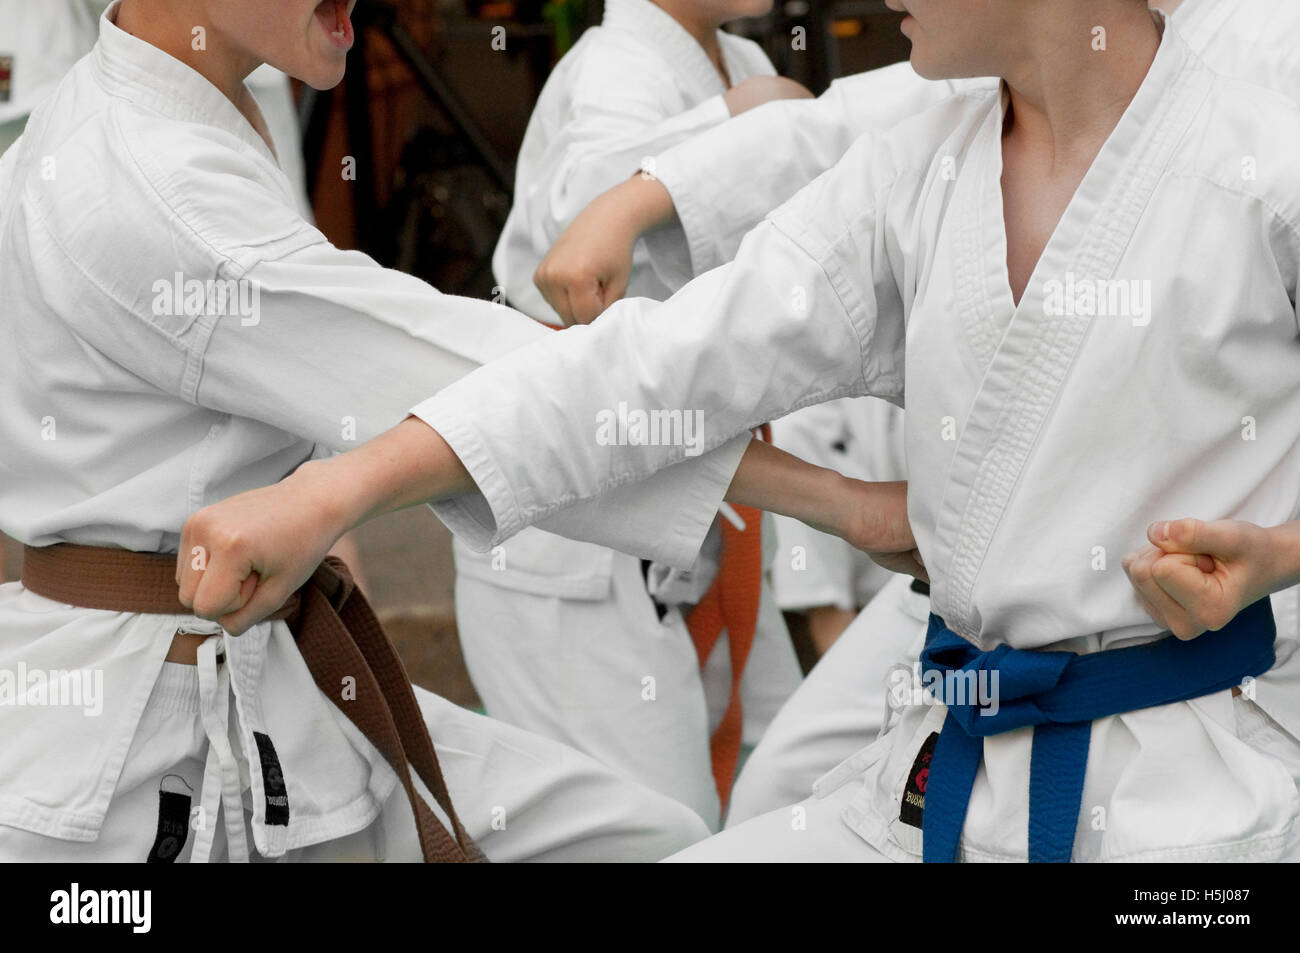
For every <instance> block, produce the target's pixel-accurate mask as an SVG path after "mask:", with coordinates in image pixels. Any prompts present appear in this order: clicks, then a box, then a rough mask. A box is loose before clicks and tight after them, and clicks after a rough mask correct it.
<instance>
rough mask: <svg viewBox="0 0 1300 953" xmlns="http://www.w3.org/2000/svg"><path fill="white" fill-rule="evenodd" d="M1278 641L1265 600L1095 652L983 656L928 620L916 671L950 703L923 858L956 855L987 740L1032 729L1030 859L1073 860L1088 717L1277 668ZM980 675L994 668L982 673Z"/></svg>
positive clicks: (1218, 687)
mask: <svg viewBox="0 0 1300 953" xmlns="http://www.w3.org/2000/svg"><path fill="white" fill-rule="evenodd" d="M1275 636H1276V627H1275V626H1274V624H1273V610H1272V607H1271V605H1270V604H1269V600H1268V599H1267V598H1264V599H1261V600H1259V601H1258V602H1256V603H1254V604H1253V605H1250V606H1247V607H1246V608H1245V609H1242V610H1241V612H1239V613H1238V614H1237V616H1236V618H1234V619H1233V620H1232V621H1231V622H1229V623H1228V624H1227V625H1226V626H1224V627H1223V628H1222V629H1220V630H1219V631H1217V632H1207V633H1205V634H1204V635H1202V636H1200V637H1199V638H1195V639H1192V640H1191V641H1188V642H1183V641H1180V640H1178V639H1175V638H1174V637H1173V636H1170V637H1168V638H1165V639H1161V640H1160V641H1158V642H1151V643H1148V644H1146V645H1136V646H1133V647H1131V648H1125V649H1113V650H1110V651H1103V652H1094V653H1092V654H1090V655H1076V654H1075V653H1073V652H1029V651H1023V650H1020V649H1013V648H1011V647H1010V646H1007V645H999V646H998V647H997V648H995V649H993V650H992V651H991V652H981V651H980V650H979V649H977V648H975V646H973V645H971V644H970V643H969V642H967V641H966V640H965V639H963V638H962V637H961V636H959V635H957V634H956V633H954V632H952V631H951V630H950V629H948V627H947V626H946V625H944V622H943V620H942V619H940V618H939V617H938V616H936V615H931V616H930V629H929V631H928V632H927V633H926V637H925V649H924V650H923V651H922V652H921V673H922V679H923V681H924V683H925V685H926V686H927V688H929V689H930V691H931V693H932V694H934V695H935V696H936V697H938V698H939V699H940V700H941V701H943V702H944V703H945V704H946V705H947V706H948V718H947V720H946V721H945V722H944V725H943V730H942V731H941V732H940V734H939V740H938V742H937V743H936V744H935V748H934V756H933V759H932V761H931V763H930V772H929V778H928V780H927V783H926V790H925V813H924V815H923V816H922V819H921V824H922V826H921V830H922V834H923V840H922V845H923V846H922V858H923V859H924V860H925V861H927V862H931V861H938V862H953V861H955V860H956V859H957V844H958V841H959V839H960V837H961V830H962V826H963V825H964V824H965V822H966V808H967V806H968V804H969V803H970V795H971V788H972V787H973V786H974V784H975V775H976V772H977V771H978V770H979V765H980V759H981V757H982V756H983V753H984V737H985V736H987V735H997V734H1001V733H1002V732H1004V731H1012V730H1014V729H1016V728H1023V727H1025V726H1027V725H1033V726H1034V740H1033V748H1032V754H1031V760H1030V767H1029V859H1030V861H1036V862H1042V861H1048V862H1058V863H1067V862H1069V860H1070V854H1071V851H1072V850H1073V848H1074V832H1075V828H1076V826H1077V825H1078V820H1079V807H1080V804H1081V803H1082V801H1083V776H1084V771H1085V769H1086V767H1087V764H1088V742H1089V739H1090V737H1091V734H1092V722H1093V721H1094V720H1096V719H1098V718H1105V717H1107V716H1108V715H1117V714H1120V713H1122V712H1128V711H1137V710H1138V709H1140V708H1152V707H1154V706H1156V705H1167V704H1169V703H1170V702H1176V701H1185V700H1187V699H1189V698H1197V697H1199V696H1201V695H1209V694H1212V693H1214V692H1219V691H1223V690H1225V689H1228V688H1231V687H1232V686H1234V685H1236V684H1238V683H1239V682H1240V681H1241V680H1242V679H1243V678H1245V677H1247V676H1251V675H1262V674H1263V673H1264V672H1267V671H1268V670H1269V669H1270V668H1272V667H1273V662H1274V656H1273V640H1274V638H1275ZM981 673H988V674H987V675H984V676H983V677H982V678H981ZM993 673H997V675H996V677H997V681H996V682H993V680H992V675H993ZM990 683H992V684H994V685H995V687H996V692H997V697H996V701H997V707H996V709H995V710H996V713H989V712H990V709H989V708H988V702H990V701H991V700H992V699H989V698H987V697H985V698H980V697H978V695H979V694H980V693H979V692H976V691H972V690H971V687H972V686H975V685H980V686H988V685H989V684H990ZM944 696H949V697H944Z"/></svg>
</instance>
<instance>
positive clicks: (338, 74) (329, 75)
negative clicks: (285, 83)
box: [293, 63, 347, 92]
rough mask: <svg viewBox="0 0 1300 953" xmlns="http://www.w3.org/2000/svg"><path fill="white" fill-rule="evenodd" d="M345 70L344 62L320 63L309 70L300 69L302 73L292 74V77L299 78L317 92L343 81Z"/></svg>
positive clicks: (331, 87)
mask: <svg viewBox="0 0 1300 953" xmlns="http://www.w3.org/2000/svg"><path fill="white" fill-rule="evenodd" d="M346 71H347V66H346V64H345V63H337V64H335V63H330V64H328V65H326V64H320V65H316V66H314V67H313V68H312V69H310V70H304V71H302V75H299V74H297V73H295V74H293V78H294V79H297V80H301V81H302V82H304V83H306V84H307V85H308V86H310V87H311V88H312V89H314V90H317V91H318V92H324V91H325V90H327V89H333V88H334V87H335V86H337V85H338V84H339V83H341V82H343V74H344V73H345V72H346Z"/></svg>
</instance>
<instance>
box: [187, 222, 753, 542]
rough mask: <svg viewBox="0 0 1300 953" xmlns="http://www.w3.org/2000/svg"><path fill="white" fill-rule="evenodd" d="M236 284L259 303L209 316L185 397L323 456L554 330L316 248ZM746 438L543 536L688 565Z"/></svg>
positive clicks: (572, 513) (558, 520)
mask: <svg viewBox="0 0 1300 953" xmlns="http://www.w3.org/2000/svg"><path fill="white" fill-rule="evenodd" d="M247 278H248V280H249V281H251V282H253V283H254V285H255V287H256V288H257V289H258V294H259V295H260V314H259V319H258V321H257V323H256V324H252V325H247V326H246V325H245V323H244V321H243V320H241V318H240V317H238V316H232V317H229V318H222V319H220V320H219V321H218V322H217V324H216V326H215V327H214V329H213V332H212V334H211V336H210V339H209V342H208V345H207V348H206V352H205V355H204V361H203V376H202V380H201V382H200V384H199V388H198V394H197V399H198V402H199V403H201V404H202V405H203V406H207V407H212V408H214V409H217V410H222V411H226V412H228V413H234V414H239V415H241V416H245V417H253V418H256V419H259V420H263V421H265V422H267V423H269V424H271V425H273V426H275V427H277V428H279V429H282V430H285V431H288V432H290V433H296V434H300V435H302V436H306V437H308V438H310V439H312V440H315V441H317V442H318V443H321V444H324V445H326V446H329V447H331V448H334V449H336V450H346V449H349V448H351V447H354V446H356V445H357V444H358V443H360V442H361V441H364V440H367V439H370V438H371V437H373V436H376V435H378V434H379V433H380V432H382V431H383V430H386V429H387V428H389V427H391V426H393V425H394V424H396V423H398V422H399V421H400V420H401V419H402V418H403V417H405V416H406V412H407V410H408V408H409V407H410V406H411V405H412V404H413V403H415V402H417V401H419V400H421V399H422V398H425V397H427V396H428V395H429V394H431V393H436V392H437V391H439V390H441V389H442V388H444V387H446V386H447V385H448V384H450V383H452V382H453V381H455V380H457V379H459V378H461V377H463V376H464V375H465V374H467V373H469V372H470V371H471V370H473V369H474V368H476V367H478V366H479V365H481V364H484V363H486V362H488V361H491V360H493V359H495V358H498V357H500V356H501V355H504V354H506V353H508V352H509V351H511V350H514V349H516V348H518V347H519V346H521V345H523V344H527V343H529V342H534V341H540V340H545V339H546V338H548V337H550V336H552V335H553V334H554V332H552V331H548V330H546V329H545V328H543V327H541V326H540V325H538V324H537V323H536V322H534V321H533V320H531V319H530V318H527V317H525V316H523V315H521V314H519V313H518V312H515V311H512V310H510V309H508V308H505V307H502V306H500V305H495V304H492V303H489V302H486V301H478V300H474V299H469V298H460V297H455V296H452V295H444V294H440V293H439V292H437V291H436V290H434V289H433V288H432V287H430V286H429V285H427V284H425V283H424V282H422V281H420V280H418V279H416V278H412V277H410V276H409V275H405V274H402V273H401V272H396V271H391V270H388V269H385V268H381V267H379V266H378V265H376V264H375V263H374V262H373V261H371V260H370V259H369V258H367V257H366V256H364V255H361V254H359V253H357V252H345V251H340V250H338V249H336V248H334V247H333V246H331V245H328V244H320V245H315V246H312V247H310V248H306V249H303V250H301V251H298V252H295V253H293V254H290V255H288V256H286V257H284V258H282V259H279V260H276V261H270V262H263V263H261V264H259V265H257V266H256V267H254V268H253V269H251V270H250V271H249V272H248V275H247ZM507 386H510V385H507ZM747 443H748V438H745V439H742V440H739V441H733V442H732V444H731V445H729V446H727V447H725V448H722V449H721V450H719V451H718V452H716V453H712V454H708V455H705V456H704V457H703V458H701V459H698V460H695V461H693V462H692V464H691V465H690V466H686V467H682V468H678V469H677V470H676V471H675V472H673V473H665V474H663V475H662V476H660V477H659V478H657V479H654V480H651V481H646V483H644V484H642V485H639V486H629V487H626V488H623V489H622V490H621V491H616V492H614V493H611V494H609V495H607V496H604V497H601V498H599V499H593V500H590V501H587V502H585V503H583V504H582V505H578V506H574V507H572V508H570V509H567V510H565V511H564V512H563V513H561V514H557V516H556V517H555V518H553V519H551V520H548V521H546V522H545V524H544V525H543V528H545V529H547V530H550V531H551V532H554V533H559V534H561V535H564V536H568V537H570V538H574V539H581V540H584V541H587V542H593V543H598V544H600V545H604V546H610V547H613V548H616V549H622V550H624V551H633V552H635V553H636V554H637V555H642V556H644V557H645V558H651V559H663V560H664V561H667V562H671V563H673V564H674V565H683V566H689V565H690V564H691V563H692V562H693V561H694V559H695V554H696V552H697V551H698V549H699V546H700V543H701V542H702V540H703V538H704V534H705V533H706V532H707V531H708V526H709V523H710V522H711V521H712V519H713V516H714V514H715V513H716V512H717V508H718V504H719V502H720V501H721V499H722V496H723V494H724V493H725V492H726V489H727V486H728V485H729V484H730V482H731V477H732V474H733V473H734V471H735V468H736V466H737V465H738V464H739V461H740V456H741V455H742V454H743V452H744V448H745V446H746V445H747ZM471 512H472V509H471ZM469 541H470V542H471V544H473V543H475V542H479V540H478V539H477V538H476V537H475V536H473V534H469ZM482 548H486V547H485V546H484V547H482Z"/></svg>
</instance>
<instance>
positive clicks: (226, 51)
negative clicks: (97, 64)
mask: <svg viewBox="0 0 1300 953" xmlns="http://www.w3.org/2000/svg"><path fill="white" fill-rule="evenodd" d="M205 20H206V17H205V16H204V14H203V11H202V9H201V8H200V5H199V4H197V3H191V2H189V0H122V5H121V6H120V7H119V8H118V10H117V20H116V22H117V26H118V28H119V29H122V30H125V31H126V32H127V33H130V34H131V35H132V36H134V37H136V38H137V39H141V40H144V41H145V42H146V43H148V44H149V45H151V46H156V47H157V48H158V49H160V50H162V51H163V52H164V53H166V54H167V55H168V56H171V57H173V58H175V59H178V60H180V61H181V62H182V63H184V64H185V65H186V66H188V67H190V68H191V69H192V70H194V71H195V72H196V73H198V74H199V75H201V76H202V77H203V78H204V79H206V80H207V81H208V82H209V83H211V84H212V85H213V86H215V87H217V89H219V90H221V92H222V94H223V95H224V96H225V97H226V98H227V99H229V100H230V101H231V102H232V103H234V104H235V105H236V106H237V107H241V110H242V103H243V100H244V99H246V98H247V93H246V91H245V89H244V78H245V77H246V76H248V74H249V73H251V72H252V71H253V70H254V69H256V68H257V66H258V65H259V64H258V63H257V62H256V61H255V60H253V59H252V58H251V57H248V56H246V55H245V54H243V53H242V52H240V51H237V50H234V49H232V48H230V47H229V46H228V44H226V43H225V41H224V38H223V37H222V36H221V34H220V33H218V32H217V31H216V30H214V29H212V27H211V26H210V25H209V24H207V23H206V22H205ZM200 28H201V29H202V30H203V34H202V37H203V43H202V46H203V49H199V50H196V49H194V43H195V42H196V39H195V36H194V31H195V30H196V29H200Z"/></svg>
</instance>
